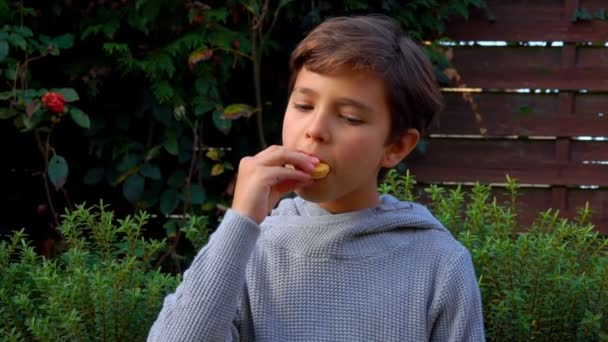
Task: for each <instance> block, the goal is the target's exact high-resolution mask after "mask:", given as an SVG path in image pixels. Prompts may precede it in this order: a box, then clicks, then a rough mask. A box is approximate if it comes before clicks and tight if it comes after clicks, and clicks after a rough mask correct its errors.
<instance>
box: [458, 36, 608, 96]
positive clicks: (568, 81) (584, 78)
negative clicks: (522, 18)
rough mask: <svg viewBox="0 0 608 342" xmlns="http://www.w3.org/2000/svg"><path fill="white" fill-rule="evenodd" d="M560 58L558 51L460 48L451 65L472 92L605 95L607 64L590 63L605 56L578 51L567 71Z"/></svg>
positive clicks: (593, 51)
mask: <svg viewBox="0 0 608 342" xmlns="http://www.w3.org/2000/svg"><path fill="white" fill-rule="evenodd" d="M581 56H582V57H581ZM579 57H581V58H582V59H581V58H579ZM562 58H563V57H562V49H561V48H542V47H459V48H455V49H454V59H453V64H454V66H455V68H456V69H457V70H458V72H459V73H460V75H461V77H462V82H463V83H465V84H466V85H467V86H468V87H471V88H484V89H518V88H531V89H561V90H575V91H578V90H580V89H586V90H591V91H608V68H606V67H605V65H606V64H605V63H604V64H602V63H600V62H597V61H595V62H593V63H592V62H591V61H592V60H594V59H597V60H599V61H602V60H608V54H607V53H606V52H604V51H603V50H600V49H597V48H587V47H585V48H578V49H577V58H578V59H579V60H580V61H581V62H580V63H577V64H576V65H574V66H570V67H564V66H562ZM583 63H584V64H583Z"/></svg>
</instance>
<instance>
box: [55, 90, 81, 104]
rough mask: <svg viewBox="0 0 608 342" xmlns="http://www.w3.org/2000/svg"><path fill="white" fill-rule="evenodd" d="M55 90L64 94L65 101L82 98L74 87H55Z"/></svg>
mask: <svg viewBox="0 0 608 342" xmlns="http://www.w3.org/2000/svg"><path fill="white" fill-rule="evenodd" d="M54 91H56V92H58V93H59V94H61V95H63V98H64V100H65V102H74V101H78V100H80V97H79V96H78V93H77V92H76V90H74V89H73V88H61V89H54Z"/></svg>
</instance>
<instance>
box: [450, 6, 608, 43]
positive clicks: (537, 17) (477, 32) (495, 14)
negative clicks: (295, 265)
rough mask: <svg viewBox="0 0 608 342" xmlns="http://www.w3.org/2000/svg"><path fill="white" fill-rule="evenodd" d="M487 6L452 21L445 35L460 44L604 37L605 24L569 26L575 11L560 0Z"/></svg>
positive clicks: (607, 28) (606, 33)
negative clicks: (486, 8)
mask: <svg viewBox="0 0 608 342" xmlns="http://www.w3.org/2000/svg"><path fill="white" fill-rule="evenodd" d="M583 3H585V2H583ZM598 4H599V2H598ZM594 6H595V5H594ZM599 6H600V5H598V6H596V7H597V9H599V8H600V7H599ZM603 6H604V7H605V4H604V5H603ZM487 7H488V9H489V11H488V10H485V9H474V10H472V12H471V14H470V17H469V19H468V20H467V19H462V18H457V19H454V20H452V21H451V22H450V23H449V24H448V25H447V32H446V34H445V35H446V36H448V37H450V38H452V39H455V40H464V41H471V40H488V41H496V40H506V41H566V42H589V41H591V42H603V41H605V40H606V37H608V21H605V20H592V21H590V22H576V23H573V22H572V21H571V19H572V16H573V15H574V12H575V11H574V10H573V9H572V8H566V6H565V4H564V1H504V0H488V1H487ZM597 9H595V8H594V9H593V12H592V13H594V12H596V11H597ZM489 17H491V19H494V20H489Z"/></svg>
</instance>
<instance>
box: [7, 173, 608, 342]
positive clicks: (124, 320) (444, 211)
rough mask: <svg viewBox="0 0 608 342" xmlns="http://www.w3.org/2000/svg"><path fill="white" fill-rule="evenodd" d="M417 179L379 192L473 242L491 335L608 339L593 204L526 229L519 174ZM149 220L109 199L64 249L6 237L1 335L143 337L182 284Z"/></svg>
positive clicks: (81, 218)
mask: <svg viewBox="0 0 608 342" xmlns="http://www.w3.org/2000/svg"><path fill="white" fill-rule="evenodd" d="M414 184H415V182H414V180H413V177H411V176H410V175H409V174H406V175H405V176H399V175H398V174H397V173H396V172H395V171H392V172H390V173H389V174H388V176H387V178H386V182H385V183H384V184H382V185H381V186H380V190H381V192H383V193H387V192H390V193H392V194H394V195H396V196H397V197H398V198H401V199H404V200H417V201H421V202H427V203H428V205H429V207H430V208H431V210H432V211H433V212H434V214H435V215H436V216H437V217H438V218H439V219H440V220H441V221H442V222H443V223H444V224H445V225H446V227H448V229H450V231H451V232H452V233H453V234H454V235H455V236H456V237H457V238H458V239H459V240H460V241H461V242H462V243H463V244H464V245H465V246H466V247H467V248H468V249H469V250H470V252H471V255H472V256H473V261H474V264H475V269H476V272H477V276H478V277H479V283H480V288H481V292H482V299H483V305H484V316H485V324H486V329H487V336H488V340H490V341H524V340H525V341H528V340H540V341H608V335H607V334H606V332H605V331H606V329H607V328H608V294H607V293H608V291H607V288H608V239H607V238H606V237H602V236H600V235H598V234H597V233H596V232H594V231H593V226H592V225H591V224H590V223H589V218H590V210H589V208H583V209H582V210H581V211H580V215H579V217H578V218H576V219H575V220H566V219H562V218H560V217H559V215H558V213H555V212H553V211H551V210H549V211H547V212H543V213H540V214H539V217H538V220H537V221H536V222H535V223H534V224H533V225H532V226H531V227H528V228H526V229H522V227H518V224H517V214H516V213H517V210H519V208H518V207H517V185H516V184H515V182H514V181H513V180H510V179H509V180H508V186H507V198H508V201H507V202H506V203H499V202H498V201H497V199H496V198H494V197H493V196H492V193H491V188H490V187H489V186H484V185H477V186H475V187H473V188H472V189H471V190H470V191H467V192H465V191H464V190H462V188H460V187H458V188H455V189H451V190H448V189H447V188H444V187H440V186H436V185H432V186H429V187H427V188H426V189H425V190H424V192H425V195H423V196H420V198H417V196H416V194H417V193H416V191H415V190H416V188H415V187H414ZM147 219H148V215H147V214H145V213H141V214H139V215H137V216H135V217H126V218H125V219H124V220H115V219H114V217H113V213H112V212H110V211H108V210H107V208H106V207H105V206H104V205H103V204H100V205H98V206H96V207H93V208H85V207H84V206H79V207H77V209H76V210H74V211H72V212H70V213H68V214H67V215H66V216H65V218H64V221H63V224H62V226H61V227H60V231H61V233H62V234H63V236H64V241H65V242H64V248H63V252H62V253H61V254H59V255H58V256H57V257H55V258H54V259H50V258H45V257H40V256H38V255H37V254H36V253H35V251H34V250H33V248H32V247H30V246H29V245H28V243H27V242H26V241H27V239H26V238H25V237H24V235H23V234H22V233H17V234H14V235H13V236H12V237H11V238H10V240H8V241H4V242H0V320H1V322H2V323H0V337H1V339H2V340H7V341H30V340H35V341H51V340H65V339H70V340H104V341H118V340H121V341H136V340H143V339H145V337H146V336H147V332H148V329H149V328H150V326H151V324H152V322H153V321H154V319H155V317H156V315H157V314H158V311H159V310H160V308H161V305H162V302H163V298H164V296H165V295H166V294H167V293H169V292H172V291H173V290H174V289H175V286H176V285H177V284H178V283H179V281H180V278H179V276H173V275H163V274H162V273H160V272H159V271H158V269H156V268H155V266H153V265H154V264H155V261H156V263H158V259H159V258H160V253H163V252H166V250H167V248H166V246H165V243H164V240H163V241H154V240H151V241H146V240H145V239H144V238H143V237H142V229H143V227H144V225H145V224H146V220H147ZM181 231H182V232H184V234H185V236H186V238H187V239H188V240H190V241H192V243H193V245H194V247H195V248H200V247H201V246H202V245H203V244H205V243H206V241H207V238H208V233H209V232H208V230H207V220H206V218H205V217H193V218H191V219H190V220H189V221H188V222H187V223H186V224H184V227H183V228H182V229H181ZM169 250H170V249H169ZM165 254H166V253H165Z"/></svg>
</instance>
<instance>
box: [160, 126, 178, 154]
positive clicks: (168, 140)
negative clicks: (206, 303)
mask: <svg viewBox="0 0 608 342" xmlns="http://www.w3.org/2000/svg"><path fill="white" fill-rule="evenodd" d="M163 146H164V147H165V150H167V152H169V153H170V154H172V155H174V156H176V155H177V154H178V153H179V150H178V145H177V133H176V132H175V131H174V130H167V131H166V133H165V141H164V142H163Z"/></svg>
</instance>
